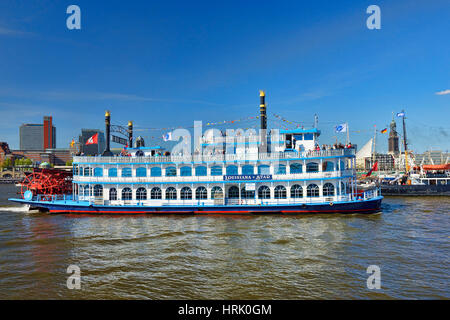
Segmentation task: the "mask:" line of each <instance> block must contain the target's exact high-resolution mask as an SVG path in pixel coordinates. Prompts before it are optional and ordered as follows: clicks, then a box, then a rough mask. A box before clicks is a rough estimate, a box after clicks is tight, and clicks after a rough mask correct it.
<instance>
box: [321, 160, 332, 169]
mask: <svg viewBox="0 0 450 320" xmlns="http://www.w3.org/2000/svg"><path fill="white" fill-rule="evenodd" d="M322 171H334V163H333V162H331V161H325V162H324V163H322Z"/></svg>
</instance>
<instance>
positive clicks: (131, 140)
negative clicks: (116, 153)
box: [128, 121, 133, 148]
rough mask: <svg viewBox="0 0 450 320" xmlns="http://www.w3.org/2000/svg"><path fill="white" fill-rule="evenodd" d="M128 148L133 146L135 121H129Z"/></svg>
mask: <svg viewBox="0 0 450 320" xmlns="http://www.w3.org/2000/svg"><path fill="white" fill-rule="evenodd" d="M128 148H133V122H131V121H128Z"/></svg>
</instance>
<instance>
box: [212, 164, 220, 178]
mask: <svg viewBox="0 0 450 320" xmlns="http://www.w3.org/2000/svg"><path fill="white" fill-rule="evenodd" d="M211 175H212V176H221V175H222V167H221V166H214V167H211Z"/></svg>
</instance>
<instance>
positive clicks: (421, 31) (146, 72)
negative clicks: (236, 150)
mask: <svg viewBox="0 0 450 320" xmlns="http://www.w3.org/2000/svg"><path fill="white" fill-rule="evenodd" d="M71 4H76V5H78V6H79V7H80V8H81V30H68V29H67V27H66V19H67V17H68V14H66V8H67V7H68V6H69V5H71ZM371 4H377V5H378V6H380V8H381V30H369V29H367V27H366V19H367V17H368V16H369V15H368V14H367V13H366V8H367V7H368V6H369V5H371ZM449 31H450V2H449V1H370V2H369V1H320V0H319V1H243V0H241V1H222V2H219V1H108V2H106V1H92V0H91V1H78V0H76V1H70V2H69V1H57V2H53V1H42V0H41V1H10V0H2V1H1V3H0V48H1V49H0V141H7V142H8V143H9V144H10V147H12V148H13V149H16V148H18V147H19V126H20V124H21V123H40V122H42V117H43V116H44V115H52V116H53V121H54V124H55V126H56V127H57V147H59V148H67V147H68V145H69V142H70V141H71V139H72V138H76V137H77V136H78V134H79V133H80V129H81V128H100V129H103V127H104V118H103V117H104V111H105V110H106V109H109V110H111V112H112V122H113V123H115V124H123V125H126V123H127V121H128V120H133V121H134V123H135V127H136V128H138V129H140V130H139V131H137V134H139V135H142V136H144V138H146V139H147V144H150V143H156V144H159V143H160V139H159V138H155V139H154V141H151V140H152V138H151V137H152V136H154V137H160V136H161V134H162V133H164V130H146V129H144V128H165V127H176V126H181V127H187V126H192V125H193V121H194V120H203V121H204V123H207V122H218V121H223V120H235V119H239V118H245V117H250V116H256V115H257V114H258V112H259V106H258V104H259V93H258V90H259V89H264V90H266V92H267V103H268V112H269V115H271V114H272V113H275V114H279V115H282V116H283V117H284V118H286V119H290V120H293V121H296V122H300V123H302V124H304V125H305V126H311V124H312V122H313V118H314V114H315V113H317V114H318V116H319V126H320V129H321V130H322V132H323V134H322V136H321V141H320V142H321V143H330V142H333V139H334V138H333V136H335V134H334V133H333V127H334V126H335V125H337V124H339V123H342V122H348V123H349V126H350V130H351V134H350V138H351V141H352V142H353V143H357V144H358V145H359V146H362V145H363V144H364V143H365V142H366V141H367V140H368V139H369V138H370V137H371V136H372V135H373V129H374V125H376V126H377V128H378V129H379V130H381V129H383V128H385V127H387V126H388V124H389V122H390V121H391V118H392V112H398V111H400V110H401V109H403V108H404V109H405V110H406V114H407V117H408V119H407V125H408V127H407V128H408V138H409V142H410V147H411V148H412V149H413V150H416V151H417V152H421V151H424V150H427V149H433V150H437V149H440V150H444V151H445V150H449V149H450V139H449V135H450V122H449V118H450V93H449V94H437V93H438V92H443V91H444V92H445V90H449V89H450V41H449ZM272 118H273V117H272ZM269 124H274V123H273V122H269ZM399 124H400V123H399ZM252 125H256V122H251V121H250V122H248V123H246V125H245V126H244V127H246V126H252ZM338 137H339V139H340V140H343V139H345V135H340V136H338ZM377 139H378V145H377V149H378V151H385V150H386V148H387V135H381V134H378V137H377Z"/></svg>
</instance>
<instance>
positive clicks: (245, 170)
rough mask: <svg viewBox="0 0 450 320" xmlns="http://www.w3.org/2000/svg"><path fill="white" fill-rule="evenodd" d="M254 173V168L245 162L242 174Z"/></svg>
mask: <svg viewBox="0 0 450 320" xmlns="http://www.w3.org/2000/svg"><path fill="white" fill-rule="evenodd" d="M254 173H255V169H254V168H253V166H251V165H249V164H247V165H245V166H243V167H242V174H246V175H248V174H254Z"/></svg>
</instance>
